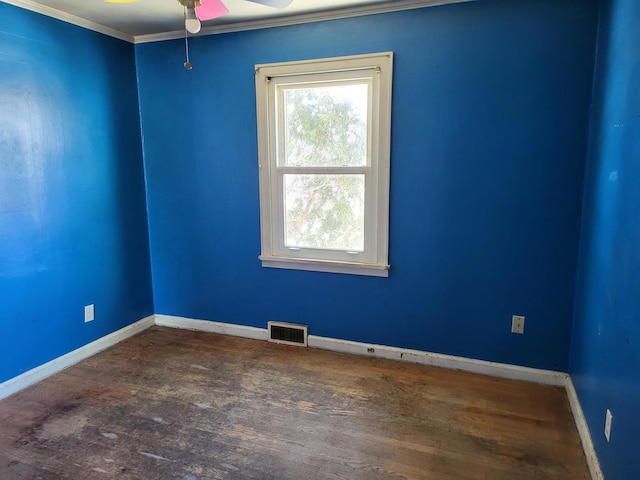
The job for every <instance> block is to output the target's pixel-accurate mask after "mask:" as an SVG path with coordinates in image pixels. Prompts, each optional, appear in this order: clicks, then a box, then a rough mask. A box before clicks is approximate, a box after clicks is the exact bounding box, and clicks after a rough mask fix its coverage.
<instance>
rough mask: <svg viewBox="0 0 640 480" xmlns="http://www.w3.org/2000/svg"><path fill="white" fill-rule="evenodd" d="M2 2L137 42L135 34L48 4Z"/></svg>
mask: <svg viewBox="0 0 640 480" xmlns="http://www.w3.org/2000/svg"><path fill="white" fill-rule="evenodd" d="M0 2H2V3H7V4H9V5H13V6H15V7H19V8H24V9H25V10H30V11H32V12H35V13H40V14H42V15H46V16H47V17H51V18H55V19H56V20H62V21H63V22H66V23H70V24H72V25H76V26H78V27H82V28H86V29H88V30H93V31H94V32H98V33H102V34H104V35H108V36H110V37H114V38H118V39H120V40H124V41H125V42H129V43H134V42H135V37H134V36H133V35H129V34H127V33H124V32H121V31H119V30H116V29H114V28H110V27H105V26H104V25H100V24H99V23H95V22H91V21H89V20H86V19H84V18H81V17H77V16H75V15H71V14H70V13H66V12H63V11H61V10H57V9H55V8H51V7H48V6H46V5H42V4H41V3H36V2H33V1H31V0H0Z"/></svg>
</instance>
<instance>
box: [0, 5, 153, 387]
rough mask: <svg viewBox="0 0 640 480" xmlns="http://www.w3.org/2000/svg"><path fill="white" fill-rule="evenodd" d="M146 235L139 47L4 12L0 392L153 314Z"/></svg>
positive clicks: (0, 9) (0, 40)
mask: <svg viewBox="0 0 640 480" xmlns="http://www.w3.org/2000/svg"><path fill="white" fill-rule="evenodd" d="M146 225H147V222H146V207H145V196H144V176H143V167H142V155H141V141H140V124H139V116H138V102H137V91H136V72H135V60H134V49H133V46H132V45H130V44H127V43H125V42H122V41H119V40H115V39H112V38H108V37H105V36H103V35H100V34H98V33H94V32H90V31H88V30H85V29H82V28H78V27H74V26H71V25H69V24H65V23H62V22H59V21H56V20H52V19H50V18H47V17H44V16H41V15H37V14H34V13H31V12H27V11H25V10H22V9H18V8H16V7H12V6H9V5H7V4H4V3H0V382H1V381H3V380H6V379H8V378H11V377H14V376H16V375H18V374H20V373H22V372H24V371H26V370H29V369H31V368H33V367H35V366H37V365H40V364H42V363H44V362H46V361H48V360H51V359H53V358H55V357H58V356H60V355H63V354H65V353H67V352H69V351H71V350H73V349H75V348H77V347H80V346H82V345H84V344H86V343H88V342H90V341H92V340H95V339H96V338H99V337H101V336H103V335H106V334H108V333H110V332H112V331H114V330H116V329H118V328H121V327H123V326H125V325H127V324H130V323H132V322H134V321H136V320H139V319H141V318H143V317H145V316H147V315H149V314H151V313H153V299H152V291H151V283H150V270H149V268H150V267H149V249H148V233H147V227H146ZM90 303H94V304H95V305H96V320H95V321H94V322H93V323H89V324H86V325H85V324H84V315H83V306H84V305H86V304H90Z"/></svg>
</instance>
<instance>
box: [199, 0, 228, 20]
mask: <svg viewBox="0 0 640 480" xmlns="http://www.w3.org/2000/svg"><path fill="white" fill-rule="evenodd" d="M200 4H201V5H200V6H199V7H196V14H197V15H198V18H199V19H200V20H201V21H203V22H204V21H206V20H213V19H214V18H218V17H222V16H223V15H226V14H227V13H229V9H228V8H227V7H225V6H224V3H222V2H221V1H220V0H200Z"/></svg>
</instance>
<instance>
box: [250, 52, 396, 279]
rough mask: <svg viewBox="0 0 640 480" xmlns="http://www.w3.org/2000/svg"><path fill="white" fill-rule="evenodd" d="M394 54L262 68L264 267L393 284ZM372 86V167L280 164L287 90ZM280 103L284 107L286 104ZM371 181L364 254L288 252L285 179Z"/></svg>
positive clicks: (258, 80) (259, 112)
mask: <svg viewBox="0 0 640 480" xmlns="http://www.w3.org/2000/svg"><path fill="white" fill-rule="evenodd" d="M392 70H393V53H392V52H382V53H376V54H367V55H353V56H348V57H336V58H323V59H315V60H305V61H297V62H284V63H271V64H263V65H256V70H255V81H256V111H257V127H258V163H259V169H260V232H261V242H262V253H261V255H260V256H259V257H258V258H259V259H260V260H261V261H262V266H263V267H270V268H286V269H294V270H312V271H320V272H333V273H346V274H355V275H370V276H377V277H387V276H388V275H389V268H390V266H389V261H388V256H389V161H390V151H391V145H390V144H391V82H392ZM363 79H366V81H367V82H370V86H371V88H370V89H369V91H370V99H369V103H370V108H369V115H370V118H369V122H370V129H369V139H368V142H367V143H368V154H367V157H368V158H367V165H366V166H362V167H293V166H285V165H279V164H278V153H279V152H278V151H277V150H278V145H279V144H280V143H281V142H279V141H278V138H277V136H278V135H282V133H281V132H282V125H281V124H280V125H279V122H281V119H280V118H279V117H278V101H279V100H278V96H279V95H282V91H283V90H284V89H286V88H287V87H291V86H294V87H295V86H301V85H305V84H310V85H314V84H318V83H319V82H322V81H328V82H341V81H344V82H347V83H348V82H349V81H351V82H353V81H355V80H358V81H360V80H363ZM280 101H281V99H280ZM347 171H348V172H349V173H357V174H364V175H365V220H364V222H365V233H364V241H365V245H364V251H363V252H349V251H336V250H329V249H311V248H300V249H297V248H287V247H286V246H285V245H284V205H283V198H284V194H283V188H284V187H283V178H284V174H286V173H309V174H314V173H325V174H330V173H333V172H335V173H337V174H340V173H345V172H347Z"/></svg>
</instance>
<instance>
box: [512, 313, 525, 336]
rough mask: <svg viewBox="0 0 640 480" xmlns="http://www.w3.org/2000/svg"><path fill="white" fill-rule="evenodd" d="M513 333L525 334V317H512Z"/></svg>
mask: <svg viewBox="0 0 640 480" xmlns="http://www.w3.org/2000/svg"><path fill="white" fill-rule="evenodd" d="M511 333H524V316H522V315H514V316H512V317H511Z"/></svg>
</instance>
